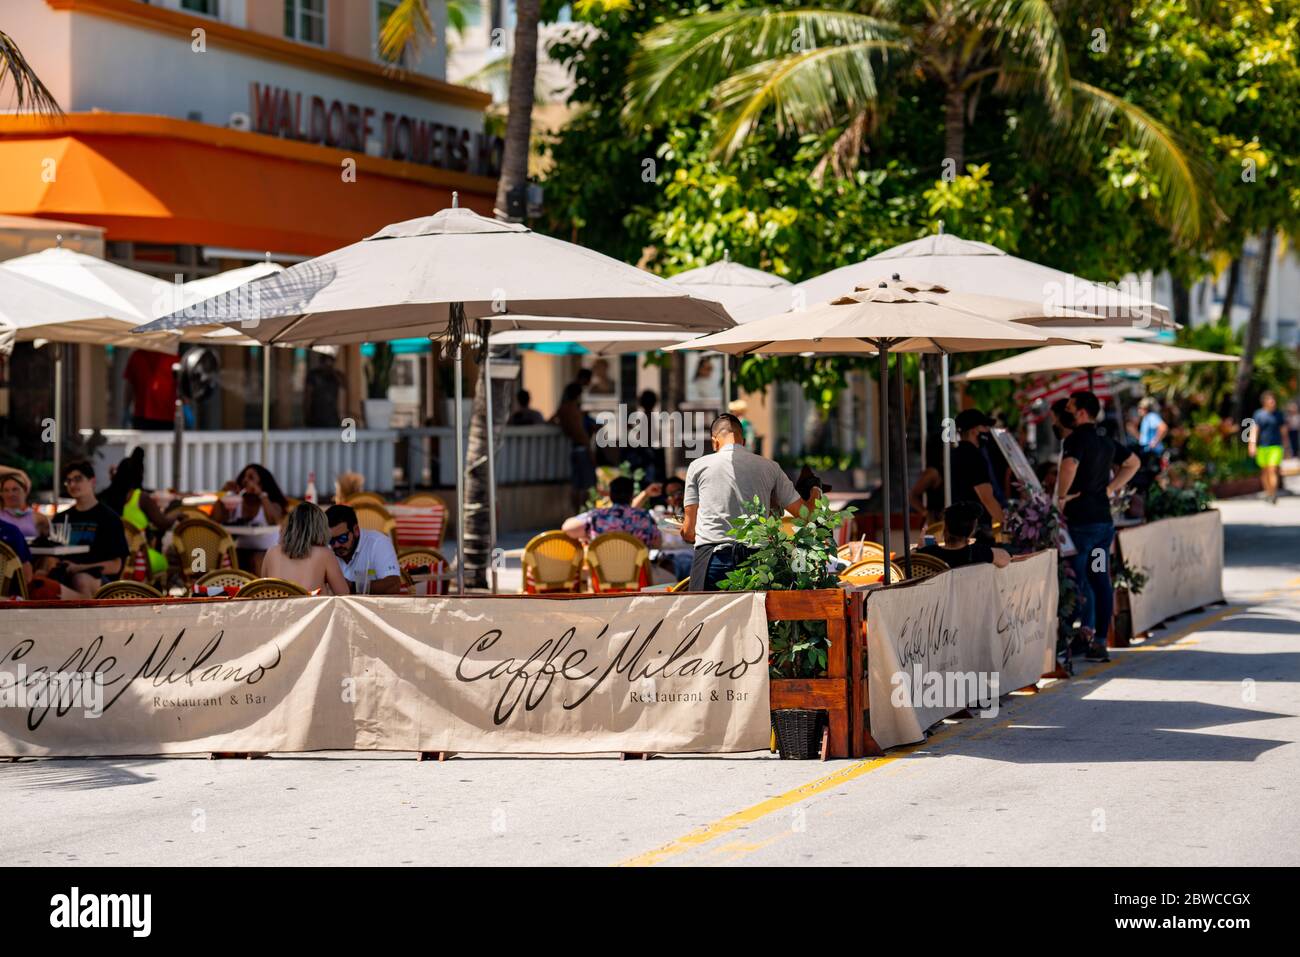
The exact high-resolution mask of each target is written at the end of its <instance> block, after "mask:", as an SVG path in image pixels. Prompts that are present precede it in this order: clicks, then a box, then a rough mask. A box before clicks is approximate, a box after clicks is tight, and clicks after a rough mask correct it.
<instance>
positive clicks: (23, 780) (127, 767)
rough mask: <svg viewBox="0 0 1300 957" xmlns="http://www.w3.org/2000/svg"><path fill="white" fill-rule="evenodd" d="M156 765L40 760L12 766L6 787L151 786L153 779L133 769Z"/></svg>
mask: <svg viewBox="0 0 1300 957" xmlns="http://www.w3.org/2000/svg"><path fill="white" fill-rule="evenodd" d="M153 763H155V761H154V759H150V758H143V759H141V760H139V761H129V762H123V761H121V760H118V759H113V758H41V759H38V760H35V761H20V762H18V763H17V764H13V765H9V766H8V767H6V768H5V769H4V771H3V774H4V778H5V781H6V782H7V783H9V784H12V785H15V786H16V787H20V788H28V789H33V790H34V789H37V788H39V789H41V790H56V791H89V790H94V789H96V788H116V787H125V786H127V785H131V784H149V783H151V782H152V781H153V780H154V779H153V778H152V777H151V776H149V775H144V774H137V773H136V772H135V771H133V770H131V768H132V767H133V766H139V765H148V764H153Z"/></svg>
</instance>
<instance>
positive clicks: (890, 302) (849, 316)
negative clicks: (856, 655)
mask: <svg viewBox="0 0 1300 957" xmlns="http://www.w3.org/2000/svg"><path fill="white" fill-rule="evenodd" d="M977 300H978V301H971V300H970V299H968V298H965V297H963V296H962V295H959V294H956V293H949V292H947V291H946V290H945V289H943V287H940V286H936V285H932V284H928V283H908V282H902V281H900V282H880V283H877V284H876V285H875V286H873V287H871V288H866V289H858V290H856V291H854V292H853V293H851V294H849V295H845V296H840V297H839V298H837V299H832V300H831V301H830V302H826V303H822V304H821V305H818V306H814V307H813V308H811V309H809V310H807V311H806V312H800V313H794V314H785V315H778V316H769V317H768V318H766V319H755V320H753V321H752V322H747V323H744V324H743V325H740V326H737V327H735V328H734V329H728V330H727V331H725V332H719V333H715V334H714V335H709V336H700V337H699V338H697V339H693V340H691V341H690V342H684V343H681V344H679V345H676V346H670V347H668V350H667V351H676V350H680V349H707V350H711V351H718V352H727V353H730V354H732V355H737V354H743V353H751V352H761V353H763V354H765V355H791V354H793V355H843V354H846V353H878V354H879V356H880V389H881V395H882V397H883V396H885V395H887V394H888V389H889V358H888V354H889V352H891V351H895V352H943V353H949V352H981V351H984V350H986V349H999V348H1014V347H1016V346H1029V345H1050V344H1073V343H1076V342H1078V340H1076V339H1071V338H1069V337H1064V336H1054V335H1052V334H1051V333H1048V332H1045V331H1043V330H1039V329H1035V328H1033V327H1032V326H1030V325H1026V324H1024V323H1017V322H1007V321H1002V320H1000V319H996V318H993V319H990V318H985V317H984V316H982V315H979V314H976V313H975V312H973V311H970V310H973V309H983V310H984V312H985V315H987V314H990V313H992V314H995V315H1001V316H1014V317H1016V318H1020V319H1027V318H1032V315H1033V313H1034V311H1035V308H1036V307H1035V306H1034V305H1033V304H1032V303H1030V304H1026V303H1025V302H1020V301H1016V300H1009V299H1002V298H1000V297H996V296H983V295H981V296H979V297H977ZM964 307H969V309H968V308H964ZM1082 347H1083V348H1090V347H1091V344H1090V343H1085V344H1084V345H1083V346H1082ZM897 380H898V391H899V405H900V407H901V406H902V404H903V403H902V389H903V377H902V376H901V375H900V376H898V377H897ZM899 428H900V430H904V429H905V426H904V423H902V422H900V423H899ZM880 434H881V435H882V436H888V435H889V403H888V402H886V401H882V402H881V403H880ZM902 447H903V448H906V447H907V444H906V434H905V433H904V435H903V443H902ZM881 464H882V472H883V475H884V482H883V483H882V485H881V511H882V513H883V515H882V517H883V523H882V537H883V545H884V549H885V552H886V553H888V552H889V524H890V517H891V511H890V507H889V441H888V439H885V440H884V441H882V442H881ZM903 485H904V487H906V486H907V464H906V459H904V462H903ZM909 535H910V532H909V529H908V520H907V513H906V511H904V517H903V543H904V562H905V564H906V566H907V568H908V573H909V574H910V573H911V553H910V542H909V541H908V538H909ZM889 578H890V572H889V565H888V563H886V565H885V572H884V581H885V584H889Z"/></svg>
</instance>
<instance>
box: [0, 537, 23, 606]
mask: <svg viewBox="0 0 1300 957" xmlns="http://www.w3.org/2000/svg"><path fill="white" fill-rule="evenodd" d="M10 595H18V596H19V597H21V598H26V597H27V579H25V578H23V563H22V562H20V561H19V560H18V553H17V552H15V551H14V550H13V549H12V548H10V547H9V546H8V545H6V544H5V543H4V542H0V598H8V597H9V596H10Z"/></svg>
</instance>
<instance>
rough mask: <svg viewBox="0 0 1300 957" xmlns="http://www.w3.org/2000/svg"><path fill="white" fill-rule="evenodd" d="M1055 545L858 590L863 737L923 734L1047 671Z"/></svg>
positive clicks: (993, 703)
mask: <svg viewBox="0 0 1300 957" xmlns="http://www.w3.org/2000/svg"><path fill="white" fill-rule="evenodd" d="M1056 602H1057V578H1056V552H1055V551H1054V550H1052V551H1044V552H1037V553H1035V554H1033V555H1030V556H1027V557H1025V558H1023V559H1021V560H1019V561H1015V562H1012V563H1011V565H1010V566H1008V567H1007V568H1000V569H999V568H994V567H993V566H992V565H972V566H968V567H966V568H957V569H954V570H952V571H949V572H944V573H943V574H941V575H935V576H934V577H932V578H927V579H923V580H921V581H918V582H916V583H915V584H906V585H901V586H897V587H894V588H886V589H882V590H880V591H876V592H872V593H871V594H870V595H869V596H868V598H867V683H868V696H869V697H868V700H869V702H870V716H871V736H872V737H873V738H874V739H875V740H876V743H877V744H879V745H880V746H881V747H882V748H889V747H893V746H895V745H899V744H910V743H912V742H914V741H921V740H924V738H925V731H926V729H927V728H928V727H930V725H932V724H934V723H935V722H937V721H939V720H941V719H942V718H945V717H948V716H949V715H952V714H956V713H957V712H958V711H961V710H963V709H965V708H970V709H972V710H975V709H980V710H981V711H985V712H986V713H992V714H996V709H997V707H998V698H999V696H1000V695H1005V694H1008V693H1009V692H1011V691H1015V690H1016V689H1018V688H1023V687H1025V686H1026V685H1029V684H1032V683H1034V682H1035V681H1037V680H1038V678H1039V677H1040V676H1042V675H1043V674H1045V673H1046V672H1048V671H1050V670H1051V668H1052V666H1053V664H1054V657H1055V648H1056Z"/></svg>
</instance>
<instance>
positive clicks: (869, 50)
mask: <svg viewBox="0 0 1300 957" xmlns="http://www.w3.org/2000/svg"><path fill="white" fill-rule="evenodd" d="M848 6H849V7H850V8H851V9H843V10H835V9H812V8H802V9H799V8H796V9H791V8H788V7H777V6H765V7H755V8H749V9H739V10H737V9H730V10H721V11H717V12H712V13H704V14H696V15H692V16H689V17H684V18H682V19H679V20H672V21H669V22H667V23H664V24H661V25H660V26H658V27H656V28H655V29H653V30H651V31H649V32H648V33H647V34H646V35H645V36H644V37H643V38H642V42H641V46H640V50H639V51H638V53H637V55H636V56H635V58H634V59H633V62H632V65H631V68H630V71H629V82H628V88H627V102H626V105H625V115H626V117H627V119H628V120H629V122H632V123H636V124H646V123H648V124H651V125H655V124H658V123H659V122H661V121H664V120H667V119H669V118H671V117H672V116H673V115H680V114H681V113H683V112H686V111H694V110H696V109H698V107H699V105H700V104H701V103H707V104H708V105H709V106H710V107H711V108H712V111H713V112H714V113H716V114H717V115H718V116H719V117H720V120H721V123H722V133H721V136H720V138H719V144H720V147H719V148H720V150H721V151H722V152H723V153H724V154H726V155H730V154H731V153H733V152H734V151H735V150H736V149H737V148H738V147H739V146H740V145H741V144H742V143H743V142H744V141H745V139H746V138H747V137H748V136H749V135H750V133H751V132H753V130H754V129H755V127H756V125H757V124H758V122H759V120H760V119H761V117H762V116H763V115H764V114H766V113H769V112H770V113H771V114H772V116H773V118H774V120H775V122H776V126H777V128H778V130H780V131H782V132H786V131H791V130H792V131H795V132H798V133H820V132H824V131H826V130H829V129H837V128H841V127H842V128H843V130H844V132H843V133H842V134H841V136H840V139H839V141H838V142H837V143H836V146H835V148H834V152H835V155H836V156H837V157H839V158H841V159H842V158H843V156H844V154H846V153H851V152H855V151H856V150H857V149H858V148H859V144H860V143H861V142H862V137H863V135H864V133H865V131H866V130H868V129H870V128H871V127H872V126H873V125H874V124H875V123H877V122H879V120H880V116H881V99H882V97H881V83H882V81H883V80H884V79H886V78H888V77H889V76H890V71H891V70H893V71H894V72H899V71H897V70H895V68H896V67H897V68H903V67H906V68H907V69H908V70H910V71H912V72H913V73H915V74H918V75H920V76H921V77H922V78H924V79H925V80H927V81H929V82H931V83H934V84H936V85H937V86H938V87H939V89H940V90H941V91H942V101H943V119H944V154H945V159H946V160H950V161H951V164H950V165H951V168H952V169H953V170H954V171H956V172H960V171H962V170H963V169H964V168H965V158H966V134H967V129H968V127H969V125H970V123H971V122H972V121H973V120H974V117H975V112H976V108H977V106H978V104H979V100H980V97H981V95H982V94H984V93H992V94H997V95H1015V96H1017V97H1019V98H1024V99H1026V100H1027V101H1028V103H1029V104H1032V105H1033V106H1035V107H1037V108H1041V109H1042V110H1043V112H1044V113H1045V116H1046V122H1045V123H1044V124H1039V123H1036V122H1022V123H1021V124H1020V126H1019V128H1020V129H1021V130H1023V131H1024V132H1025V134H1026V135H1027V136H1031V137H1036V138H1038V140H1039V142H1038V146H1039V147H1040V148H1041V147H1043V146H1044V145H1050V146H1051V147H1052V148H1054V149H1057V150H1059V149H1061V148H1069V149H1072V150H1076V151H1078V150H1082V149H1083V148H1086V147H1089V146H1091V145H1094V144H1096V143H1097V142H1098V141H1099V139H1100V138H1101V137H1102V136H1103V134H1105V133H1106V132H1107V131H1108V130H1109V129H1110V128H1111V127H1112V125H1113V124H1118V125H1119V126H1120V127H1121V128H1122V129H1123V130H1124V132H1125V134H1126V135H1127V137H1128V138H1129V140H1130V141H1131V143H1132V144H1133V145H1134V146H1136V147H1138V148H1139V149H1142V150H1144V151H1145V152H1146V154H1147V158H1148V162H1149V163H1150V167H1151V170H1152V174H1153V176H1154V177H1155V179H1156V181H1157V183H1158V185H1159V192H1160V197H1159V202H1160V203H1161V206H1160V212H1161V214H1162V216H1163V217H1164V219H1165V220H1166V221H1167V223H1168V225H1169V227H1170V228H1171V230H1172V232H1173V233H1174V235H1175V236H1176V237H1177V238H1179V239H1181V240H1190V239H1192V238H1195V237H1197V236H1198V235H1200V233H1201V232H1202V229H1203V226H1204V225H1205V221H1206V220H1207V219H1209V216H1208V214H1207V206H1208V204H1209V201H1208V200H1207V199H1206V198H1205V197H1204V196H1203V194H1202V191H1201V190H1200V189H1199V187H1198V176H1199V175H1200V173H1199V168H1198V163H1197V161H1196V160H1194V159H1192V158H1190V157H1189V156H1188V154H1187V153H1186V152H1185V151H1184V149H1183V148H1182V147H1181V146H1180V144H1179V142H1178V140H1177V139H1176V137H1175V136H1174V135H1173V133H1171V132H1170V130H1168V129H1167V128H1166V127H1165V126H1164V125H1163V124H1162V123H1160V122H1159V121H1158V120H1156V119H1155V118H1154V117H1153V116H1151V115H1150V114H1149V113H1147V112H1146V111H1145V110H1143V109H1141V108H1140V107H1138V106H1136V105H1135V104H1133V103H1130V102H1128V101H1126V100H1124V99H1122V98H1121V97H1119V96H1117V95H1115V94H1114V93H1111V92H1108V91H1106V90H1103V89H1100V88H1098V87H1096V86H1093V85H1091V84H1088V83H1084V82H1082V81H1081V80H1078V79H1075V78H1073V77H1072V76H1071V75H1070V66H1069V58H1068V56H1067V50H1066V47H1065V42H1064V40H1063V37H1062V29H1061V20H1060V19H1059V18H1058V15H1057V13H1056V10H1055V8H1054V5H1053V3H1051V2H1050V0H923V2H920V3H916V2H903V0H856V2H853V3H851V4H849V5H848ZM904 18H906V19H904ZM1038 127H1044V128H1043V129H1038ZM837 165H839V164H837Z"/></svg>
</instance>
